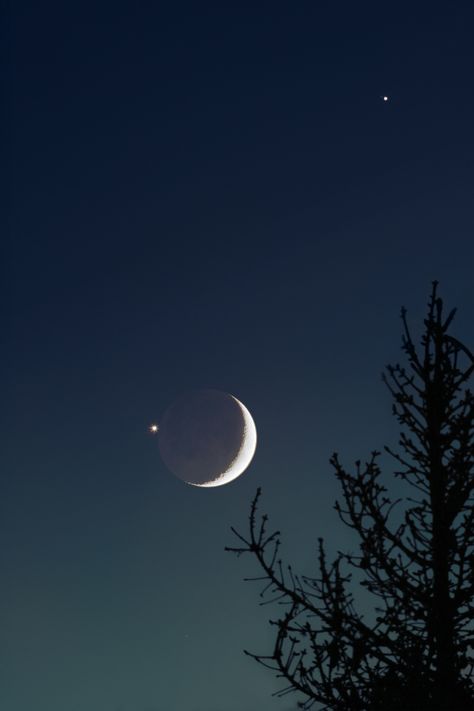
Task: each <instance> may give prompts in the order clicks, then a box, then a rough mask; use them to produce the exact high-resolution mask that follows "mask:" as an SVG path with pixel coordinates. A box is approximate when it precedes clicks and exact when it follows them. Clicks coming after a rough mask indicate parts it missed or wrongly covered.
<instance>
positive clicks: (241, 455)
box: [188, 395, 257, 489]
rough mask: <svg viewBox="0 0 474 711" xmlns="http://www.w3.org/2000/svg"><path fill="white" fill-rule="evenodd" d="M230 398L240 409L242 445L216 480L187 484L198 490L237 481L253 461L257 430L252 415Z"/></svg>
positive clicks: (239, 403) (234, 398)
mask: <svg viewBox="0 0 474 711" xmlns="http://www.w3.org/2000/svg"><path fill="white" fill-rule="evenodd" d="M231 398H232V399H233V400H235V402H236V403H237V405H238V406H239V408H240V411H241V413H242V417H243V420H244V432H243V436H242V443H241V445H240V449H239V451H238V452H237V455H236V456H235V458H234V459H233V460H232V462H231V463H230V465H229V467H228V468H227V469H226V470H225V472H223V473H222V474H221V475H220V476H219V477H217V479H214V480H213V481H210V482H207V483H205V484H196V483H194V482H188V483H189V484H192V485H193V486H198V487H199V488H209V489H210V488H211V487H214V486H222V485H223V484H228V483H229V482H231V481H233V480H234V479H237V477H239V476H240V475H241V474H243V473H244V471H245V470H246V469H247V467H248V465H249V464H250V462H251V461H252V459H253V455H254V454H255V449H256V448H257V428H256V427H255V422H254V421H253V418H252V415H251V414H250V412H249V411H248V410H247V408H246V407H245V405H244V404H243V403H242V402H240V400H237V398H236V397H234V396H233V395H231Z"/></svg>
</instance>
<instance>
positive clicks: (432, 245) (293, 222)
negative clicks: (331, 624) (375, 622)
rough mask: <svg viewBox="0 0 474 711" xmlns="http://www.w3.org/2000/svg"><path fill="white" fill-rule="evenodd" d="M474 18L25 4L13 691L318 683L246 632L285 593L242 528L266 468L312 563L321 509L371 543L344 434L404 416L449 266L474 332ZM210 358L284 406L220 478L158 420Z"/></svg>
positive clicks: (298, 6)
mask: <svg viewBox="0 0 474 711" xmlns="http://www.w3.org/2000/svg"><path fill="white" fill-rule="evenodd" d="M473 24H474V8H473V6H472V4H471V3H466V2H463V3H448V2H445V3H410V4H408V3H406V4H403V3H373V4H371V3H353V2H347V1H343V2H338V3H335V2H294V3H290V2H285V3H283V2H258V1H256V2H251V3H250V2H238V3H236V2H220V3H218V2H216V3H207V2H199V3H198V2H195V3H191V2H184V3H172V2H168V3H160V2H157V3H136V2H134V3H132V2H114V3H112V2H109V3H108V2H95V3H87V2H56V3H55V2H50V1H49V0H45V2H41V3H38V2H28V1H27V0H25V1H22V0H19V1H18V2H15V3H12V4H11V10H10V17H9V19H8V26H9V28H8V30H7V32H4V39H6V44H7V50H8V54H9V57H8V60H9V70H8V72H7V74H6V78H7V95H8V96H7V98H8V101H9V105H10V109H11V110H10V116H11V146H12V149H11V152H10V157H11V161H10V172H9V182H10V185H11V219H10V229H9V231H8V239H7V240H2V243H3V246H2V251H3V256H2V259H1V265H2V291H3V298H2V302H3V304H4V306H6V308H5V309H2V311H3V328H2V335H3V338H2V368H1V373H0V376H1V379H2V380H1V388H2V401H3V404H4V405H5V408H4V413H3V417H2V420H3V421H2V435H3V436H2V440H3V444H2V460H3V462H2V466H1V496H0V534H1V540H2V546H1V549H0V558H1V571H2V583H1V586H0V615H1V620H0V629H1V633H0V707H1V708H2V709H4V710H5V711H33V710H34V711H289V710H290V709H293V708H294V707H295V703H296V697H294V698H288V697H287V698H286V699H283V700H275V699H273V698H272V697H271V694H272V692H274V691H275V690H276V689H278V688H280V686H279V684H278V682H277V681H276V680H275V679H274V678H273V676H272V675H271V673H269V672H266V671H265V670H264V669H263V668H261V667H259V666H258V665H257V664H256V663H255V662H253V661H252V660H250V659H248V658H246V657H245V656H244V655H243V654H242V649H243V648H248V649H251V650H252V651H255V652H266V651H268V650H269V649H270V647H269V645H270V643H271V640H272V635H271V632H270V631H269V630H268V628H267V625H266V621H267V619H268V618H269V617H271V616H272V615H273V614H276V612H277V611H273V610H271V609H270V608H268V607H266V608H259V607H258V594H257V593H258V588H256V587H252V585H251V584H249V583H243V582H242V577H243V576H245V575H252V574H255V573H256V572H257V570H256V568H255V567H254V565H253V561H251V560H250V559H249V560H245V558H241V559H239V560H237V559H236V558H234V557H233V556H231V555H230V554H228V553H225V552H224V546H225V545H232V544H233V542H234V539H233V537H232V535H231V533H230V530H229V529H230V526H231V525H234V526H236V527H237V528H240V529H242V530H243V529H245V525H246V522H247V514H248V508H249V503H250V500H251V499H252V497H253V495H254V493H255V490H256V488H257V486H259V485H260V486H262V488H263V501H262V507H263V509H264V510H265V511H267V512H268V513H269V515H270V523H271V524H272V523H273V525H274V526H275V527H278V528H280V529H281V530H282V531H283V534H284V541H285V548H284V554H286V556H287V558H288V559H290V560H292V562H294V563H295V564H296V565H297V567H298V566H299V567H300V569H301V570H303V571H304V572H306V573H311V572H313V571H314V570H315V567H314V564H315V559H316V542H317V537H318V536H323V537H324V538H325V540H326V542H327V547H328V552H329V554H330V555H331V552H332V551H335V550H336V549H337V548H344V549H345V548H347V547H348V548H351V547H352V548H354V546H355V541H354V539H353V537H352V536H351V534H350V532H349V531H348V530H346V529H345V528H344V527H343V525H342V523H340V522H339V521H338V519H337V516H336V513H335V511H333V509H332V505H333V503H334V500H335V498H336V496H337V495H338V494H339V491H338V488H337V486H336V481H335V477H334V475H333V473H332V471H331V469H330V466H329V464H328V459H329V457H330V455H331V454H332V452H333V451H334V450H338V451H339V453H340V456H341V459H342V461H343V462H345V463H346V464H348V465H349V463H350V462H351V461H353V460H354V459H356V458H358V457H361V458H364V457H365V456H366V455H368V453H369V452H370V451H371V450H372V449H374V448H380V447H381V446H382V445H383V444H384V443H394V442H395V441H396V436H397V431H398V430H397V426H396V423H395V422H394V421H393V420H392V418H391V414H390V408H391V402H390V398H389V394H388V392H386V390H385V389H384V386H383V385H382V383H381V381H380V373H381V371H382V369H383V367H384V365H385V364H386V363H388V362H395V361H396V360H397V359H399V357H400V358H403V356H402V354H401V353H400V335H401V327H400V320H399V312H400V306H401V305H402V304H404V305H405V306H406V307H407V308H408V311H409V318H410V320H411V322H412V323H413V324H414V331H415V333H418V332H419V327H420V322H421V320H422V318H423V315H424V312H425V305H426V302H427V298H428V295H429V292H430V288H431V281H432V280H433V279H438V280H439V281H440V283H441V287H440V288H441V294H442V296H443V297H444V298H445V300H446V302H447V305H448V306H449V307H451V306H454V305H457V306H458V307H459V314H458V317H457V319H456V321H455V323H454V325H453V330H452V333H453V335H456V336H457V337H458V338H460V339H461V340H464V342H466V344H467V345H470V347H471V348H472V346H473V342H474V325H473V319H472V315H473V313H474V287H473V275H474V239H473V231H474V230H473V228H474V199H473V193H474V191H473V188H474V163H473V158H474V132H473V126H474V95H473V83H472V77H473V71H474V45H473V43H472V27H473ZM385 94H386V95H388V96H389V101H388V102H383V100H382V98H381V97H382V96H383V95H385ZM194 387H212V388H217V389H222V390H225V391H228V392H230V393H232V394H234V395H235V396H236V397H238V398H239V399H240V400H242V402H243V403H244V404H245V405H246V406H247V407H248V408H249V410H250V411H251V413H252V414H253V416H254V419H255V422H256V425H257V429H258V437H259V440H258V448H257V452H256V456H255V459H254V461H253V463H252V465H251V467H250V468H249V469H248V470H247V472H246V473H245V474H244V475H243V476H242V477H241V478H240V479H238V480H237V481H235V482H234V483H232V484H230V485H228V486H225V487H221V488H218V489H212V490H209V489H204V490H198V489H196V488H194V487H189V486H187V485H185V484H183V483H182V482H181V481H179V480H178V479H176V478H174V477H173V476H172V475H171V474H169V473H168V472H167V470H166V469H165V467H164V465H163V464H162V462H161V460H160V457H159V453H158V449H157V443H156V439H154V438H153V437H151V436H149V434H148V433H147V426H148V425H149V424H150V422H152V421H156V420H158V421H159V418H160V416H161V415H162V413H163V411H164V410H165V408H166V407H167V406H168V405H169V404H170V402H172V401H173V400H174V398H175V397H177V396H178V395H179V394H181V393H182V392H183V391H185V390H187V389H188V388H194ZM389 473H390V472H389V470H387V476H388V480H389ZM391 491H392V492H393V493H394V494H399V493H400V489H399V487H398V488H397V487H396V486H394V487H393V488H392V489H391ZM357 594H359V593H357ZM366 603H367V600H366V599H365V600H364V599H362V602H361V604H366Z"/></svg>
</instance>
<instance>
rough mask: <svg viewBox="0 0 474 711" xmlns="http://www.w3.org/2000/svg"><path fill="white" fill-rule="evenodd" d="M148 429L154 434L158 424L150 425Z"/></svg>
mask: <svg viewBox="0 0 474 711" xmlns="http://www.w3.org/2000/svg"><path fill="white" fill-rule="evenodd" d="M149 431H150V432H152V433H153V434H155V433H156V432H158V425H150V427H149Z"/></svg>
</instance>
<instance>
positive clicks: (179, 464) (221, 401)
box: [158, 389, 257, 487]
mask: <svg viewBox="0 0 474 711" xmlns="http://www.w3.org/2000/svg"><path fill="white" fill-rule="evenodd" d="M158 442H159V448H160V453H161V456H162V458H163V461H164V462H165V464H166V466H167V467H168V468H169V469H170V471H172V472H173V474H175V475H176V476H177V477H179V478H180V479H182V480H183V481H185V482H186V483H188V484H194V485H195V486H202V487H214V486H222V485H223V484H228V483H229V482H231V481H233V480H234V479H236V478H237V477H238V476H240V475H241V474H242V473H243V472H244V470H245V469H246V468H247V467H248V465H249V464H250V461H251V460H252V457H253V455H254V452H255V447H256V443H257V435H256V428H255V424H254V422H253V419H252V417H251V415H250V413H249V411H248V410H247V408H246V407H245V406H244V405H243V404H242V403H241V402H240V401H239V400H237V399H236V398H235V397H233V396H232V395H229V394H228V393H225V392H220V391H218V390H209V389H206V390H194V391H191V392H188V393H186V394H184V395H182V396H181V397H180V398H178V399H177V400H176V401H175V402H174V403H173V404H172V405H171V406H170V407H169V408H168V409H167V410H166V412H165V414H164V415H163V418H162V420H161V422H160V425H159V427H158Z"/></svg>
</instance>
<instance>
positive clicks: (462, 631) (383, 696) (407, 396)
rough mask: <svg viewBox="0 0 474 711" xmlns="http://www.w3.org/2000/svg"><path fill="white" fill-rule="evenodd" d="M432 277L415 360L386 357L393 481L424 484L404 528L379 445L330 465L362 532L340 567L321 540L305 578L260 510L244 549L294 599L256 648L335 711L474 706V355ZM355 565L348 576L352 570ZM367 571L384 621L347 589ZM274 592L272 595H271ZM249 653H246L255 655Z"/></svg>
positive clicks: (468, 709) (343, 513)
mask: <svg viewBox="0 0 474 711" xmlns="http://www.w3.org/2000/svg"><path fill="white" fill-rule="evenodd" d="M454 313H455V310H453V311H451V312H450V313H449V315H448V316H447V317H446V318H445V317H444V316H443V304H442V301H441V299H440V298H438V296H437V283H436V282H434V283H433V290H432V294H431V299H430V302H429V305H428V315H427V318H426V319H425V322H424V325H425V329H424V333H423V336H422V339H421V348H419V349H416V348H415V345H414V343H413V341H412V338H411V335H410V332H409V329H408V325H407V319H406V311H405V309H402V322H403V339H402V344H403V346H402V347H403V350H404V352H405V353H406V356H407V358H408V368H407V369H406V368H404V367H402V366H400V365H395V366H388V367H387V369H386V373H385V374H384V375H383V380H384V382H385V384H386V385H387V386H388V388H389V390H390V392H391V394H392V396H393V401H394V404H393V414H394V415H395V416H396V418H397V419H398V421H399V423H400V425H401V434H400V439H399V445H400V452H395V451H392V449H390V448H388V447H385V451H386V452H388V453H389V454H390V455H391V456H392V457H393V458H394V459H395V461H396V462H397V467H396V468H397V471H395V476H397V477H399V478H401V479H402V480H404V481H405V482H406V483H407V484H408V485H410V486H411V487H413V489H414V490H415V496H416V497H417V498H410V497H407V498H406V501H407V502H408V504H407V507H406V509H404V511H403V512H402V514H403V515H402V518H401V521H402V522H401V523H400V524H399V525H398V526H397V527H396V528H395V530H394V527H393V525H390V523H389V517H390V515H391V513H392V511H393V509H394V507H395V506H396V505H397V504H399V503H400V501H402V500H401V499H398V500H397V501H395V502H393V503H392V502H391V500H390V499H389V497H388V496H387V489H386V487H384V486H383V485H382V484H381V483H380V481H379V477H380V474H381V470H380V468H379V464H378V458H379V455H380V453H379V452H377V451H374V452H372V454H371V456H370V458H369V459H368V461H367V462H365V464H362V463H361V462H360V461H358V462H356V463H355V467H354V469H353V470H352V471H351V472H349V471H347V470H346V469H345V468H344V467H343V465H342V464H341V463H340V460H339V458H338V455H337V454H334V455H333V456H332V457H331V460H330V461H331V464H332V466H333V468H334V471H335V474H336V476H337V478H338V480H339V482H340V484H341V487H342V493H343V503H339V502H336V504H335V509H336V511H337V513H338V515H339V517H340V519H341V520H342V521H343V522H344V523H345V524H347V525H348V526H349V527H350V528H352V529H354V531H355V532H356V533H357V534H358V537H359V539H360V543H359V552H358V554H357V555H355V554H352V553H351V554H347V553H341V552H338V555H337V558H336V559H335V561H334V562H332V563H331V564H329V563H328V562H327V560H326V555H325V552H324V546H323V539H322V538H320V539H319V575H318V577H314V578H313V577H308V576H304V575H301V576H300V575H297V574H296V573H295V572H294V571H293V570H292V568H291V566H283V564H282V562H281V560H280V559H279V546H280V539H279V532H278V531H276V532H275V533H271V534H269V533H268V532H267V517H266V516H263V517H261V518H260V517H258V515H257V504H258V500H259V497H260V490H258V491H257V495H256V496H255V499H254V501H253V503H252V506H251V511H250V531H249V535H248V537H244V536H242V535H240V534H239V533H237V531H235V529H232V530H233V532H234V533H235V534H236V535H237V537H238V538H239V539H240V541H241V545H240V546H239V547H237V548H227V550H230V551H233V552H235V553H237V554H239V555H240V554H242V553H251V554H252V555H253V556H255V557H256V559H257V561H258V563H259V565H260V568H261V569H262V575H261V576H260V577H259V578H254V580H262V581H264V590H263V591H262V593H261V595H262V596H265V595H268V594H270V595H271V596H272V597H271V598H270V600H271V601H276V600H278V601H279V602H280V603H286V607H284V608H283V610H284V614H283V616H282V617H280V619H278V620H275V621H272V622H271V624H273V625H275V628H276V630H275V644H274V647H273V650H272V651H271V653H270V654H269V655H266V656H262V655H256V654H251V655H250V656H252V657H254V658H255V659H256V660H257V661H258V662H260V663H261V664H263V665H264V666H267V667H269V668H270V669H273V670H275V671H276V672H277V674H278V675H279V676H280V677H282V678H283V679H285V680H286V682H287V684H286V686H285V688H284V689H282V691H281V692H279V694H281V695H283V694H285V693H288V692H291V691H298V692H301V694H302V695H303V696H304V697H306V700H305V701H302V702H301V703H300V707H301V708H306V709H309V708H310V707H312V706H313V705H314V706H315V708H317V709H325V710H331V711H372V710H373V711H375V710H379V709H380V711H408V710H409V709H410V710H412V711H428V710H429V711H432V710H433V709H437V710H441V711H472V710H474V683H473V678H472V677H473V671H474V656H473V650H474V628H473V612H474V505H473V504H474V495H473V489H474V396H473V394H472V393H471V392H470V390H469V389H468V387H467V386H468V381H469V379H470V377H471V375H472V374H473V371H474V357H473V355H472V354H471V352H470V351H469V350H468V348H466V346H464V345H463V344H462V343H460V342H459V341H458V340H456V339H455V338H453V337H452V336H451V335H449V334H448V328H449V327H450V325H451V322H452V319H453V316H454ZM343 567H344V568H345V571H344V572H343ZM351 567H352V568H353V569H357V570H358V571H361V573H362V576H363V581H362V582H361V585H363V586H365V587H366V588H367V589H368V590H369V591H370V592H371V593H373V595H374V596H376V598H378V605H377V606H375V613H376V616H375V621H374V622H373V623H372V624H370V625H369V624H367V623H366V622H364V619H363V615H361V614H359V613H358V612H357V611H356V609H355V605H354V599H353V595H352V594H351V592H350V590H349V585H348V584H349V583H350V580H351V578H352V574H351V573H350V568H351ZM266 601H268V598H266ZM246 653H247V654H249V653H248V652H246Z"/></svg>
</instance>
